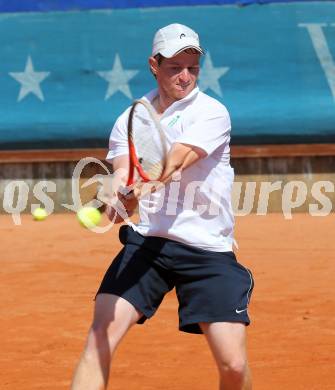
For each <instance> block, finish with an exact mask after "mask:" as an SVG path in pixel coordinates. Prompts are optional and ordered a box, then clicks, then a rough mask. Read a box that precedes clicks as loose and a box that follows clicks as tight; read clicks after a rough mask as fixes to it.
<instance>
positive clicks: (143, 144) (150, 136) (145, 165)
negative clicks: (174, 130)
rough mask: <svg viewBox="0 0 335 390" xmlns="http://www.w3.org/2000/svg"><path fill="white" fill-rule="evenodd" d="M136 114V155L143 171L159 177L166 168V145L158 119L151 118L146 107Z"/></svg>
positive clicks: (133, 134)
mask: <svg viewBox="0 0 335 390" xmlns="http://www.w3.org/2000/svg"><path fill="white" fill-rule="evenodd" d="M140 109H141V111H140V113H138V112H136V113H135V115H134V118H133V120H134V126H133V132H132V140H133V143H134V146H135V150H136V155H137V158H138V161H139V163H140V165H141V167H142V169H143V171H144V172H145V173H146V174H147V175H148V176H149V177H150V179H152V180H156V179H158V178H159V177H160V176H161V175H162V172H163V168H164V156H165V151H164V145H163V141H162V137H161V134H160V131H159V129H158V126H160V124H159V123H157V121H156V120H154V119H153V118H151V116H150V115H149V113H148V112H147V111H146V108H145V107H143V106H141V107H140ZM144 115H145V116H144Z"/></svg>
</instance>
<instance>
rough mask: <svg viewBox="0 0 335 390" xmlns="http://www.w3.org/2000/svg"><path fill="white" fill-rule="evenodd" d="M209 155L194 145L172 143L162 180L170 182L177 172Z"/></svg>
mask: <svg viewBox="0 0 335 390" xmlns="http://www.w3.org/2000/svg"><path fill="white" fill-rule="evenodd" d="M206 156H207V153H206V152H205V151H204V150H203V149H201V148H199V147H197V146H194V145H190V144H184V143H179V142H178V143H175V144H173V145H172V148H171V150H170V151H169V153H168V155H167V158H166V166H165V169H164V172H163V175H162V177H161V179H160V181H161V182H162V183H164V184H166V183H168V182H169V181H170V179H171V177H172V175H173V174H174V173H175V172H182V171H183V170H184V169H186V168H187V167H189V166H190V165H192V164H194V163H195V162H197V161H198V160H200V159H202V158H204V157H206Z"/></svg>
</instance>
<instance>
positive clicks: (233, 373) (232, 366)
mask: <svg viewBox="0 0 335 390" xmlns="http://www.w3.org/2000/svg"><path fill="white" fill-rule="evenodd" d="M218 368H219V371H220V376H221V377H222V378H227V377H229V378H231V379H235V380H236V381H243V379H244V377H245V375H246V374H247V370H248V362H247V359H246V358H245V357H242V356H241V357H239V356H235V357H232V358H230V359H224V360H221V361H220V362H218Z"/></svg>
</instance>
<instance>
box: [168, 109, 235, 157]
mask: <svg viewBox="0 0 335 390" xmlns="http://www.w3.org/2000/svg"><path fill="white" fill-rule="evenodd" d="M230 130H231V124H230V117H229V114H228V111H227V110H220V111H219V112H217V113H214V114H212V115H210V114H208V115H207V116H206V117H204V118H200V119H198V120H196V121H195V122H194V123H192V124H191V125H189V126H187V127H186V128H185V129H184V131H183V134H182V135H181V136H179V137H178V138H177V139H176V140H175V142H178V143H184V144H188V145H192V146H196V147H198V148H200V149H203V150H204V151H205V152H206V153H207V155H210V154H212V153H213V152H214V150H215V149H217V148H218V147H219V146H220V145H223V144H227V143H229V142H230Z"/></svg>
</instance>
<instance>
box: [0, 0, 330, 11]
mask: <svg viewBox="0 0 335 390" xmlns="http://www.w3.org/2000/svg"><path fill="white" fill-rule="evenodd" d="M301 1H304V2H307V1H315V0H10V1H9V0H0V12H27V11H39V12H48V11H66V10H80V9H81V10H87V9H101V8H111V9H117V8H143V7H162V6H168V7H174V6H180V5H185V6H190V5H224V4H237V5H249V4H266V3H292V2H301ZM332 1H334V0H332Z"/></svg>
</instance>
